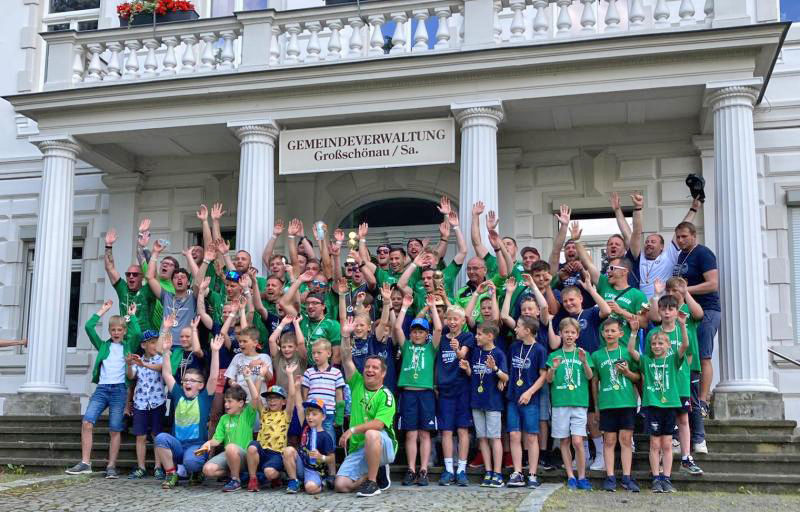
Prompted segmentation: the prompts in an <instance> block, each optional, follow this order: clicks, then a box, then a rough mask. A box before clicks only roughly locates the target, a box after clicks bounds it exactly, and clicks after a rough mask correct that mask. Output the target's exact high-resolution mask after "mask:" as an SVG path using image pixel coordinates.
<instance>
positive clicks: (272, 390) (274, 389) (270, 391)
mask: <svg viewBox="0 0 800 512" xmlns="http://www.w3.org/2000/svg"><path fill="white" fill-rule="evenodd" d="M269 395H278V396H280V397H281V398H286V390H284V389H283V388H282V387H281V386H277V385H275V386H270V387H268V388H267V390H266V391H264V392H263V393H261V396H263V397H264V398H269Z"/></svg>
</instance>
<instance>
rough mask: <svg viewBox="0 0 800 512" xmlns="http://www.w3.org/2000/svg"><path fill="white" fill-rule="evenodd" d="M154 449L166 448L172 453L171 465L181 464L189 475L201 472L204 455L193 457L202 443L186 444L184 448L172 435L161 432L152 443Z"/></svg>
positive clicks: (204, 460)
mask: <svg viewBox="0 0 800 512" xmlns="http://www.w3.org/2000/svg"><path fill="white" fill-rule="evenodd" d="M154 444H155V446H156V448H166V449H167V450H169V451H171V452H172V463H173V464H175V465H176V466H177V465H178V464H183V467H185V468H186V471H187V472H189V473H199V472H201V471H203V464H205V462H206V455H195V454H194V452H195V450H197V449H198V448H200V447H201V446H202V443H196V444H188V445H186V446H184V445H183V444H181V442H180V441H178V439H177V438H176V437H175V436H173V435H172V434H167V433H166V432H162V433H161V434H158V435H157V436H156V439H155V441H154Z"/></svg>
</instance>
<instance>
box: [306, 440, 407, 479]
mask: <svg viewBox="0 0 800 512" xmlns="http://www.w3.org/2000/svg"><path fill="white" fill-rule="evenodd" d="M381 447H382V450H381V463H380V465H381V466H385V465H386V464H391V463H392V462H394V455H395V453H394V445H393V444H392V438H391V437H389V434H387V433H386V431H385V430H382V431H381ZM298 467H299V466H298ZM368 469H369V467H368V466H367V456H366V454H365V453H364V447H363V446H362V447H361V448H359V449H358V450H356V451H354V452H351V453H348V454H347V457H345V458H344V460H343V461H342V464H341V465H340V466H339V471H337V472H336V476H343V477H347V478H349V479H350V480H352V481H353V482H355V481H357V480H359V479H360V478H361V477H363V476H364V475H366V474H367V471H368ZM298 475H299V473H298Z"/></svg>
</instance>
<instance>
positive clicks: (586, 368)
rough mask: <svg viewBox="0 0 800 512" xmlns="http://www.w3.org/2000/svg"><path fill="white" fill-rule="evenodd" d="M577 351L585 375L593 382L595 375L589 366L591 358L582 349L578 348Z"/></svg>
mask: <svg viewBox="0 0 800 512" xmlns="http://www.w3.org/2000/svg"><path fill="white" fill-rule="evenodd" d="M575 350H577V351H578V359H580V361H581V366H582V367H583V374H584V375H585V376H586V380H588V381H591V380H592V377H593V376H594V373H593V372H592V367H591V366H589V356H588V355H586V351H585V350H583V349H582V348H580V347H577V348H576V349H575Z"/></svg>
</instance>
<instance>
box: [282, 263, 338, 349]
mask: <svg viewBox="0 0 800 512" xmlns="http://www.w3.org/2000/svg"><path fill="white" fill-rule="evenodd" d="M314 279H318V280H319V279H324V276H323V275H322V274H317V275H316V276H315V275H313V274H312V273H311V272H303V273H302V274H300V276H299V277H298V278H297V279H295V280H294V282H293V283H292V286H291V287H289V291H287V292H286V293H285V294H284V295H283V297H281V299H280V301H279V303H280V306H281V307H282V308H283V311H284V313H286V314H287V315H289V316H299V315H298V313H299V310H300V308H299V307H298V304H302V306H305V309H306V313H305V314H304V315H302V316H303V318H302V320H301V321H300V330H301V331H302V332H303V336H304V337H305V340H306V353H307V355H308V364H309V365H313V364H314V359H313V358H312V354H311V348H312V347H313V345H314V342H315V341H317V340H318V339H326V340H328V341H329V342H330V343H331V354H332V357H331V359H332V361H331V364H334V365H338V364H339V363H340V361H341V359H340V353H339V345H340V344H341V341H342V334H341V326H340V325H339V322H337V321H336V320H334V319H333V318H330V317H329V316H326V313H325V294H323V293H319V292H317V293H309V294H308V295H306V296H305V298H301V296H300V294H299V293H298V291H299V289H300V286H301V285H302V284H306V285H308V283H310V282H311V281H312V280H314ZM319 284H321V283H318V285H319ZM325 285H326V286H327V279H325Z"/></svg>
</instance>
